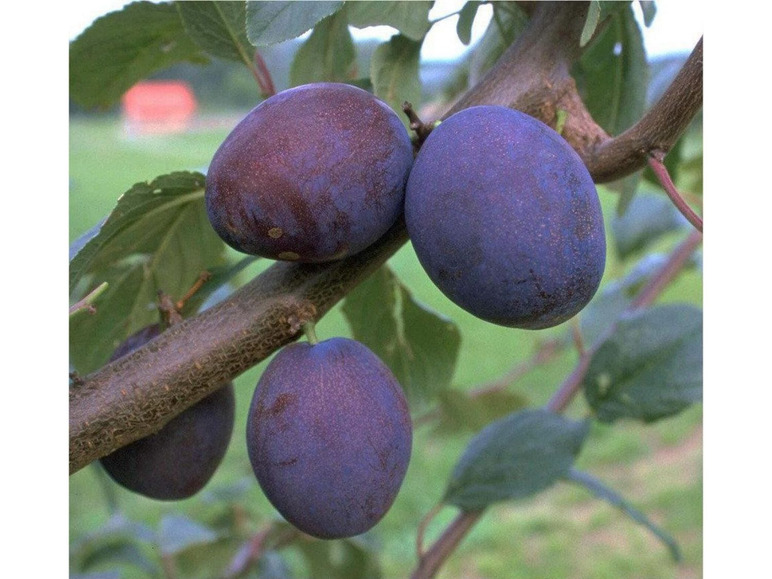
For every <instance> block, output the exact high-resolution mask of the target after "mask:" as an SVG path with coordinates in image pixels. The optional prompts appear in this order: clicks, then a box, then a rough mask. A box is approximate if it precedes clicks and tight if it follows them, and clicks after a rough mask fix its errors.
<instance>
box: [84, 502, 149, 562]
mask: <svg viewBox="0 0 772 579" xmlns="http://www.w3.org/2000/svg"><path fill="white" fill-rule="evenodd" d="M153 538H154V534H153V531H152V529H150V528H149V527H147V526H145V525H144V524H142V523H138V522H135V521H131V520H129V519H127V518H126V517H125V516H124V515H121V514H117V515H113V516H112V517H110V519H108V520H107V522H106V523H105V524H103V525H102V526H101V527H99V528H97V529H96V530H95V531H93V532H91V533H89V534H87V535H85V536H83V537H81V538H79V539H77V540H75V541H74V542H73V543H72V544H71V547H70V565H71V567H72V568H73V569H78V570H80V571H86V569H87V568H88V567H93V566H95V565H98V564H100V563H103V562H105V561H110V560H113V561H119V562H122V563H125V564H130V565H134V566H136V567H138V568H140V569H143V570H144V571H145V572H146V573H149V574H153V573H154V571H155V566H154V565H153V563H152V562H151V561H150V560H149V559H147V557H145V556H144V554H143V553H142V552H141V551H140V550H139V549H138V548H137V547H138V545H142V544H146V543H149V542H150V541H152V540H153ZM85 576H88V577H92V576H94V577H96V576H97V575H96V574H91V573H89V574H88V575H84V577H85Z"/></svg>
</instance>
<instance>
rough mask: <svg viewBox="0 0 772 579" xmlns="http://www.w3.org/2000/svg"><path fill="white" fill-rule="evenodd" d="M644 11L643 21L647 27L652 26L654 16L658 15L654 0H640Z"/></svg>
mask: <svg viewBox="0 0 772 579" xmlns="http://www.w3.org/2000/svg"><path fill="white" fill-rule="evenodd" d="M638 3H639V4H640V6H641V12H643V23H644V24H645V25H646V27H649V26H651V23H652V22H654V17H655V16H656V15H657V4H656V3H655V2H654V1H653V0H638Z"/></svg>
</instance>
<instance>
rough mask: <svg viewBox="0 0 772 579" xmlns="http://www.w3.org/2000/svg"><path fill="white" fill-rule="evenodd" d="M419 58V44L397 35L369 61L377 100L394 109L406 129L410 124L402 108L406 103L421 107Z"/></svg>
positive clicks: (376, 50) (377, 49) (378, 49)
mask: <svg viewBox="0 0 772 579" xmlns="http://www.w3.org/2000/svg"><path fill="white" fill-rule="evenodd" d="M420 55H421V43H420V42H416V41H415V40H410V39H409V38H408V37H406V36H402V35H401V34H397V35H395V36H392V37H391V39H390V40H389V41H388V42H384V43H383V44H381V45H379V46H378V47H377V48H376V49H375V51H374V52H373V55H372V57H371V58H370V79H371V80H372V82H373V91H374V92H375V96H377V97H378V98H380V99H381V100H383V101H385V102H386V103H387V104H388V105H389V106H390V107H391V108H392V109H394V111H396V112H397V114H398V115H399V117H400V118H401V119H402V122H403V123H404V124H405V126H406V127H407V126H409V124H410V123H409V121H408V119H407V117H406V116H405V115H404V114H403V112H402V104H403V103H404V102H405V101H407V102H409V103H411V104H412V105H413V106H414V107H418V106H419V105H420V103H421V78H420V76H419V67H418V63H419V60H420Z"/></svg>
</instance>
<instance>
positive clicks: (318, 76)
mask: <svg viewBox="0 0 772 579" xmlns="http://www.w3.org/2000/svg"><path fill="white" fill-rule="evenodd" d="M355 73H356V50H355V49H354V40H353V38H352V37H351V33H350V32H349V29H348V21H347V20H346V14H345V11H338V12H336V13H335V14H333V15H332V16H328V17H326V18H325V19H323V20H322V21H321V22H319V23H318V24H317V25H316V26H315V27H314V31H313V32H312V33H311V36H309V37H308V39H307V40H306V41H305V42H304V43H303V44H302V46H301V47H300V48H299V49H298V51H297V52H296V53H295V57H294V58H293V60H292V66H291V68H290V84H291V85H292V86H297V85H301V84H308V83H312V82H322V81H328V82H342V81H347V80H349V79H351V78H352V77H354V76H356V74H355Z"/></svg>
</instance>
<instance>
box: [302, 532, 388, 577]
mask: <svg viewBox="0 0 772 579" xmlns="http://www.w3.org/2000/svg"><path fill="white" fill-rule="evenodd" d="M294 545H295V547H296V548H297V549H298V550H299V551H300V552H301V553H302V555H303V557H304V558H305V560H306V563H307V565H308V570H309V576H310V577H330V578H332V577H345V578H346V579H380V577H382V576H383V575H382V572H381V568H380V563H379V562H378V558H377V552H376V551H375V550H374V549H373V548H372V547H371V546H370V545H368V544H367V543H366V541H365V540H364V538H363V537H362V536H358V537H353V538H350V539H341V540H338V541H295V543H294Z"/></svg>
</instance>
